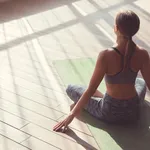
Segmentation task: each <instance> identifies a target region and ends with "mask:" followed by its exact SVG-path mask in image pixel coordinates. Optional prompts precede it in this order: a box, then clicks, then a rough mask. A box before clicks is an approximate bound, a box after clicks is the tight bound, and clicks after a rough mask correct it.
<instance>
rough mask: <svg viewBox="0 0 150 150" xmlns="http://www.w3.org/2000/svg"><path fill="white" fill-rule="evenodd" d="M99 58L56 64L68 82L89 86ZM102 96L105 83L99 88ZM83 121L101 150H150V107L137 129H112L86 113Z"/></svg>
mask: <svg viewBox="0 0 150 150" xmlns="http://www.w3.org/2000/svg"><path fill="white" fill-rule="evenodd" d="M95 62H96V58H83V59H73V60H56V61H54V62H53V64H54V66H55V67H56V70H57V72H58V74H59V76H60V78H61V79H62V81H63V82H64V84H65V85H68V84H79V85H85V86H87V85H88V83H89V81H90V78H91V75H92V73H93V70H94V66H95ZM98 89H99V90H100V91H101V92H102V93H104V92H105V90H106V87H105V84H104V81H102V83H101V84H100V86H99V88H98ZM82 116H83V117H82V121H84V122H85V123H87V125H88V127H89V129H90V131H91V133H92V134H93V136H94V138H95V140H96V141H97V143H98V145H99V147H100V149H101V150H149V149H150V107H149V106H148V105H147V104H145V105H144V106H143V111H142V114H141V119H140V120H139V122H138V123H137V124H135V125H128V126H127V125H126V126H119V125H110V124H106V123H104V122H102V121H100V120H98V119H96V118H94V117H93V116H91V115H90V114H88V113H86V112H83V114H82Z"/></svg>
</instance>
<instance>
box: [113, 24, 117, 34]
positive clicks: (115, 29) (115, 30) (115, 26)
mask: <svg viewBox="0 0 150 150" xmlns="http://www.w3.org/2000/svg"><path fill="white" fill-rule="evenodd" d="M117 31H118V28H117V25H114V32H115V33H117Z"/></svg>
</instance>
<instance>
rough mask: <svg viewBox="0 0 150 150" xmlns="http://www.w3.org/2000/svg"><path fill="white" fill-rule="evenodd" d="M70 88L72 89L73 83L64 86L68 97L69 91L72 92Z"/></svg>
mask: <svg viewBox="0 0 150 150" xmlns="http://www.w3.org/2000/svg"><path fill="white" fill-rule="evenodd" d="M72 89H73V85H71V84H69V85H68V86H67V88H66V93H67V95H68V96H69V97H70V95H71V93H72Z"/></svg>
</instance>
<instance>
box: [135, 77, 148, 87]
mask: <svg viewBox="0 0 150 150" xmlns="http://www.w3.org/2000/svg"><path fill="white" fill-rule="evenodd" d="M136 85H139V86H142V87H146V83H145V81H144V79H142V78H136Z"/></svg>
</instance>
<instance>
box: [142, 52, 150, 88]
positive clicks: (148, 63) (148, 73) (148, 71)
mask: <svg viewBox="0 0 150 150" xmlns="http://www.w3.org/2000/svg"><path fill="white" fill-rule="evenodd" d="M143 52H144V57H143V58H144V59H143V65H142V68H141V73H142V76H143V78H144V80H145V82H146V84H147V87H148V89H149V90H150V57H149V54H148V52H147V51H146V50H144V51H143Z"/></svg>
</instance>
